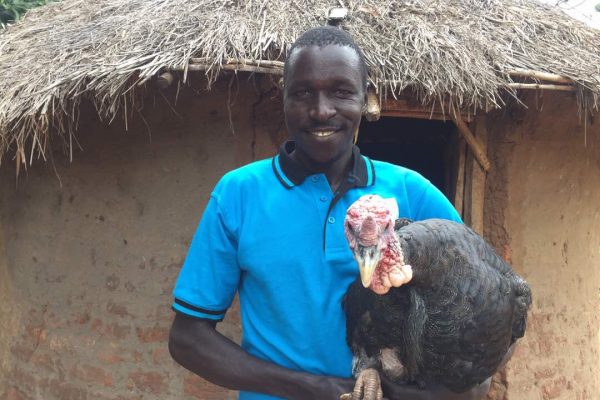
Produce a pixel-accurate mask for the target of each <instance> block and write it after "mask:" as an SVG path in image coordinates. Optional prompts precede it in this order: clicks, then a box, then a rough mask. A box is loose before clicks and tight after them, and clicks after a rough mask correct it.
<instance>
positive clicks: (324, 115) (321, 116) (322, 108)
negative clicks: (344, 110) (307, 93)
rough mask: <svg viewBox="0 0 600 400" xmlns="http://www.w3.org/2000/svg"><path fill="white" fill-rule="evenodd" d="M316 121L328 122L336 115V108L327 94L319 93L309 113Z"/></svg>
mask: <svg viewBox="0 0 600 400" xmlns="http://www.w3.org/2000/svg"><path fill="white" fill-rule="evenodd" d="M309 115H310V117H311V118H312V119H313V120H315V121H327V120H328V119H329V118H331V117H333V116H334V115H335V107H334V105H333V104H332V102H331V100H330V99H329V98H328V96H327V94H325V93H318V94H317V96H315V101H314V103H313V105H312V107H311V109H310V112H309Z"/></svg>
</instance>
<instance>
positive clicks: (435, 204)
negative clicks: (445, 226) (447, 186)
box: [410, 174, 462, 223]
mask: <svg viewBox="0 0 600 400" xmlns="http://www.w3.org/2000/svg"><path fill="white" fill-rule="evenodd" d="M410 184H411V185H412V186H413V189H414V190H415V193H420V195H418V196H416V197H415V203H413V204H412V205H411V208H412V209H413V210H414V214H413V219H414V220H417V221H421V220H424V219H429V218H442V219H448V220H450V221H455V222H460V223H462V220H461V218H460V215H458V212H457V211H456V209H455V208H454V206H453V205H452V203H450V201H449V200H448V198H447V197H446V196H444V194H443V193H442V192H441V191H440V190H439V189H438V188H437V187H435V186H434V185H433V184H432V183H431V182H429V181H428V180H427V179H425V178H424V177H422V176H421V175H418V174H415V175H414V176H412V177H411V179H410Z"/></svg>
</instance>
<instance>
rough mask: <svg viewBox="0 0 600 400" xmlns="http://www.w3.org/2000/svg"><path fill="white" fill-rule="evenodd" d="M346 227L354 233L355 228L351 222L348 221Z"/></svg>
mask: <svg viewBox="0 0 600 400" xmlns="http://www.w3.org/2000/svg"><path fill="white" fill-rule="evenodd" d="M346 228H347V229H348V230H349V231H350V232H352V233H354V228H353V227H352V225H350V222H346Z"/></svg>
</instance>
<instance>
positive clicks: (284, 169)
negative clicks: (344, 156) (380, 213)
mask: <svg viewBox="0 0 600 400" xmlns="http://www.w3.org/2000/svg"><path fill="white" fill-rule="evenodd" d="M295 147H296V144H295V143H294V142H293V141H291V140H288V141H286V142H284V143H283V144H282V145H281V147H280V148H279V154H278V155H277V156H275V157H273V162H272V166H273V172H274V173H275V176H276V177H277V179H278V180H279V182H281V184H282V185H283V186H285V187H286V188H288V189H289V188H291V187H292V186H291V185H290V184H293V185H300V184H301V183H302V182H304V179H306V178H307V177H308V176H310V175H313V174H314V172H312V171H310V170H309V169H307V168H306V167H304V166H303V165H301V164H300V163H298V162H297V161H296V160H294V159H293V158H292V157H291V154H292V152H293V151H294V148H295ZM367 168H369V169H371V173H370V174H369V171H368V170H367ZM369 175H370V177H371V179H369ZM374 182H375V168H374V167H373V163H372V162H371V160H369V159H368V158H366V157H363V156H361V155H360V150H359V148H358V147H357V146H353V147H352V169H351V170H350V173H349V174H348V183H349V184H350V186H351V187H364V186H369V185H372V184H373V183H374Z"/></svg>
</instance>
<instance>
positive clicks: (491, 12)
mask: <svg viewBox="0 0 600 400" xmlns="http://www.w3.org/2000/svg"><path fill="white" fill-rule="evenodd" d="M339 3H344V5H345V6H346V7H347V8H348V9H349V14H348V16H347V18H346V19H345V20H344V21H343V22H342V25H341V26H342V27H343V28H344V29H346V30H348V31H349V32H350V33H351V34H352V35H353V36H354V37H355V39H356V41H357V42H358V44H359V45H361V46H362V48H363V49H364V51H365V55H366V58H367V61H368V64H369V67H370V79H371V81H372V83H373V84H374V85H375V87H377V88H378V89H379V91H380V92H386V93H399V92H401V91H403V90H404V89H407V88H408V89H410V91H411V93H412V95H413V96H416V98H417V99H418V100H420V101H422V102H424V103H430V102H442V103H444V102H447V101H452V102H453V104H455V105H456V106H459V107H463V108H464V107H468V108H471V109H489V108H492V107H501V106H502V105H503V104H504V101H505V99H506V98H507V94H509V95H510V94H512V95H515V92H514V86H513V87H510V85H511V84H513V83H515V82H517V81H519V82H522V80H521V79H522V78H515V75H514V74H513V75H511V71H513V70H515V69H527V70H535V71H542V72H549V73H553V74H558V75H561V76H564V77H567V78H570V79H571V80H572V81H573V85H574V86H575V89H576V94H577V97H578V100H579V103H580V105H581V106H582V107H584V108H597V106H598V103H599V98H600V36H599V32H598V31H595V30H593V29H591V28H587V27H585V26H584V25H583V24H581V23H579V22H577V21H575V20H573V19H571V18H569V17H567V16H566V15H565V14H563V13H562V12H561V11H559V10H558V9H554V8H550V7H548V6H545V5H542V4H539V3H536V2H534V1H530V0H528V1H525V0H453V1H449V0H406V1H389V0H364V1H358V0H356V1H350V0H347V1H343V2H339V1H333V0H330V1H327V0H286V1H284V0H261V1H258V0H257V1H250V0H247V1H243V0H237V1H234V0H230V1H227V0H221V1H217V0H194V1H190V0H94V1H89V0H64V1H62V2H59V3H54V4H50V5H48V6H45V7H42V8H40V9H36V10H32V11H30V12H29V13H28V14H27V16H26V17H25V18H24V19H23V20H22V21H21V22H19V23H18V24H16V25H14V26H11V27H9V28H8V29H6V30H5V31H3V32H1V33H0V161H1V160H2V155H5V154H7V152H8V153H10V154H14V155H16V160H17V164H19V163H25V162H31V160H33V159H34V158H35V157H36V156H41V157H45V154H46V151H47V148H48V144H49V140H50V137H51V136H52V137H62V138H63V139H65V143H66V144H67V145H69V144H70V143H72V139H73V136H72V135H73V132H74V129H75V126H76V121H77V115H78V111H77V110H78V106H79V104H80V102H81V101H82V100H83V99H87V100H89V101H91V102H92V103H93V104H94V106H95V107H96V109H97V111H98V114H99V116H100V117H101V118H103V119H105V120H112V119H114V118H115V117H117V116H122V115H123V113H125V115H133V114H134V113H135V112H136V111H137V109H136V107H138V105H137V104H136V102H135V98H136V95H137V94H139V93H140V91H141V90H143V89H144V86H145V85H143V84H141V83H142V82H145V81H147V80H149V79H151V78H153V77H154V76H156V74H157V73H160V72H162V71H164V70H167V69H180V70H184V76H185V74H187V73H192V72H189V71H188V67H187V66H188V61H189V60H190V59H191V58H192V57H196V58H201V59H203V60H204V64H205V66H204V67H206V68H208V70H207V71H206V74H207V76H208V78H209V82H213V81H214V79H216V77H217V75H218V73H219V71H220V70H221V66H222V64H223V63H226V62H227V60H229V59H234V60H254V61H257V60H279V61H281V60H283V59H284V58H285V52H286V48H287V46H289V44H290V43H291V42H292V41H293V40H294V39H295V38H296V37H297V36H298V35H299V34H300V33H301V32H302V31H304V30H305V29H307V28H310V27H313V26H317V25H322V24H324V22H325V18H324V16H325V15H326V11H327V10H328V9H329V8H330V7H331V6H335V5H339ZM204 67H203V68H204ZM567 81H568V80H567ZM68 147H69V148H71V147H72V146H68Z"/></svg>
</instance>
